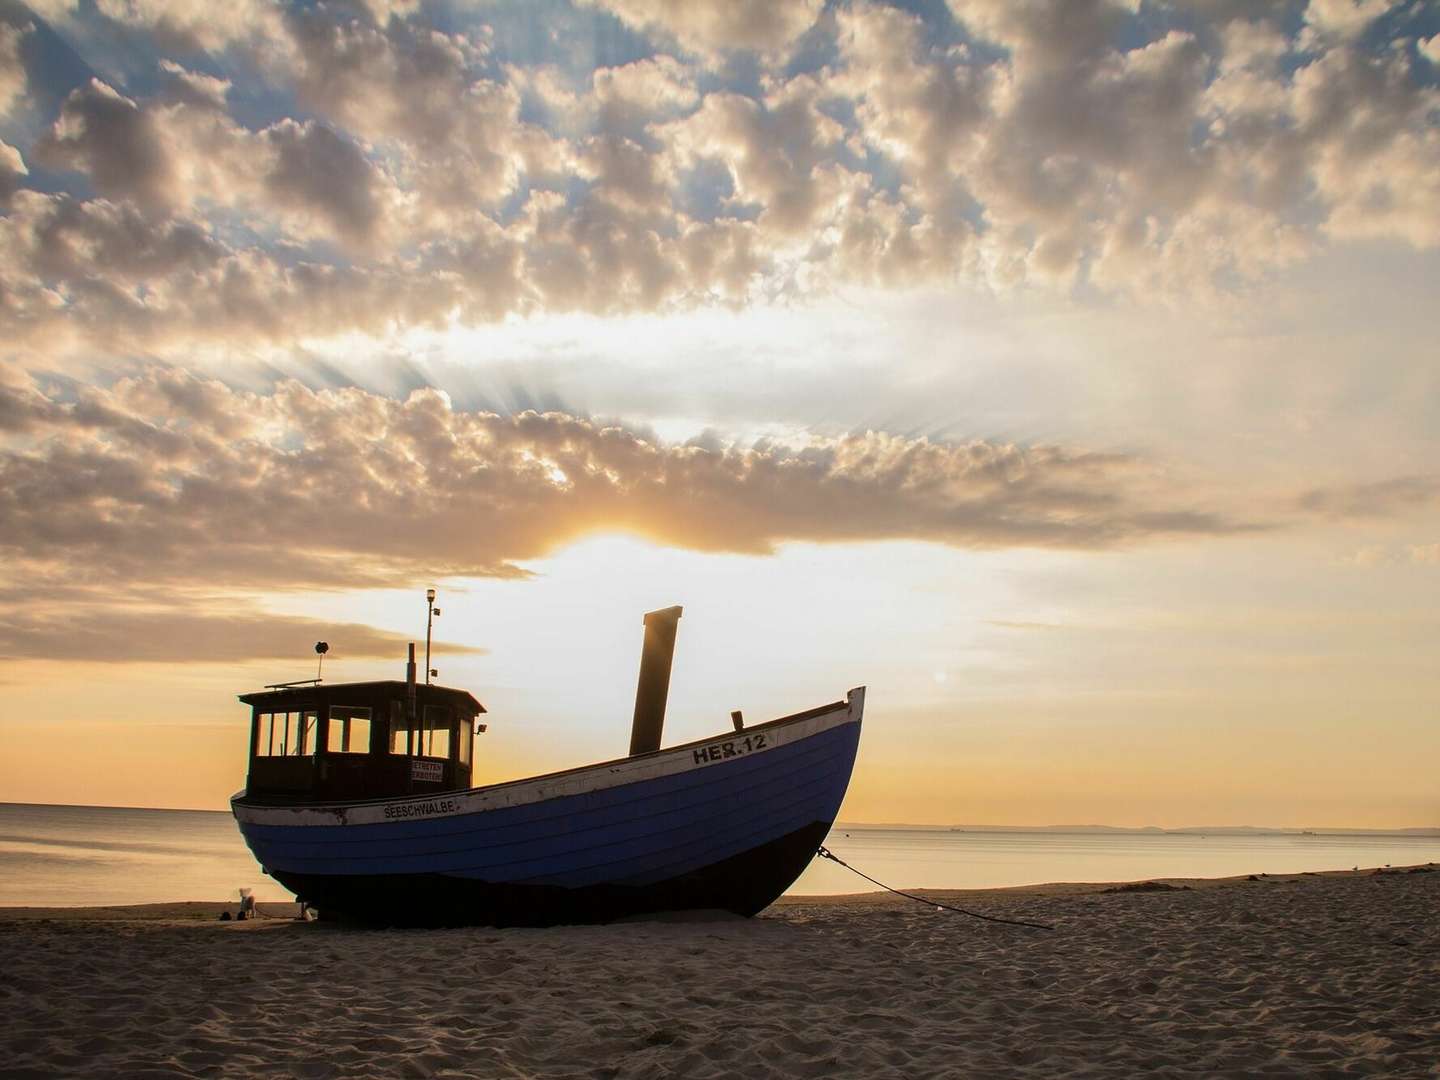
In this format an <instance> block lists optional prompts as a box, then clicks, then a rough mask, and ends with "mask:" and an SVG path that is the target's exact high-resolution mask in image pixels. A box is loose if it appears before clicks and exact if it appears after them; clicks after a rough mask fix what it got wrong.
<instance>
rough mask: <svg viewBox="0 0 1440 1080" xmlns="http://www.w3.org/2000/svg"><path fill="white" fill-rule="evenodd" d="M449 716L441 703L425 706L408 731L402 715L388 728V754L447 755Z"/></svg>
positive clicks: (450, 719) (450, 715) (407, 724)
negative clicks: (412, 727) (413, 725)
mask: <svg viewBox="0 0 1440 1080" xmlns="http://www.w3.org/2000/svg"><path fill="white" fill-rule="evenodd" d="M453 716H454V714H453V713H452V711H451V710H450V709H449V708H448V707H446V706H444V705H426V706H425V708H424V709H423V710H422V711H421V714H420V716H419V717H417V723H416V725H415V727H414V729H413V730H412V729H411V728H410V726H409V722H408V721H407V720H406V719H405V717H404V716H403V714H402V715H401V716H400V717H399V718H398V719H397V720H396V721H394V722H393V723H392V724H391V727H390V753H392V754H412V755H414V756H416V757H438V758H448V757H449V756H450V724H451V722H452V719H453Z"/></svg>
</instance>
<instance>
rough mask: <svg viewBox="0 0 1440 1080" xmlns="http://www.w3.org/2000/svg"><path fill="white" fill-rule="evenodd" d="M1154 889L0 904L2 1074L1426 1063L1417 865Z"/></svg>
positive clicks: (1354, 1071) (1134, 1069)
mask: <svg viewBox="0 0 1440 1080" xmlns="http://www.w3.org/2000/svg"><path fill="white" fill-rule="evenodd" d="M1164 884H1169V885H1173V886H1177V887H1176V888H1171V889H1158V888H1151V887H1147V888H1144V889H1133V888H1131V889H1123V890H1118V891H1117V887H1116V886H1101V885H1055V886H1038V887H1034V888H1027V889H1007V890H995V891H988V892H963V893H961V892H929V893H927V894H926V895H928V896H931V897H933V898H936V899H939V900H942V901H945V902H953V903H958V904H961V905H964V906H968V907H973V908H975V909H977V910H982V911H985V912H987V913H990V914H995V915H1000V916H1009V917H1019V918H1025V919H1036V920H1039V921H1043V922H1048V923H1052V924H1053V925H1054V926H1055V927H1056V929H1055V930H1054V931H1053V932H1046V931H1043V930H1030V929H1023V928H1017V927H1008V926H999V925H993V924H989V923H981V922H976V921H974V920H972V919H967V918H964V917H962V916H959V915H955V914H951V913H948V912H940V911H936V910H935V909H933V908H931V907H926V906H921V905H919V904H916V903H913V902H910V901H905V900H900V899H898V898H895V897H891V896H888V895H887V894H871V895H864V896H857V897H842V898H820V899H815V898H800V899H787V900H783V901H781V902H780V903H779V904H777V905H776V906H774V907H772V908H771V909H770V910H769V911H767V912H766V913H765V914H764V915H763V916H761V917H760V918H757V919H753V920H742V919H736V918H733V917H727V916H721V915H718V914H710V915H690V916H683V917H680V916H671V917H668V918H662V919H655V920H648V921H636V922H629V923H623V924H618V925H613V926H602V927H557V928H553V929H545V930H503V931H501V930H493V929H483V928H479V929H468V930H439V931H433V930H432V931H414V930H409V931H401V930H383V931H359V930H352V929H346V928H343V927H337V926H334V925H329V924H326V923H324V922H323V921H322V922H316V923H300V922H296V921H293V920H290V919H285V918H279V917H276V918H264V919H259V920H256V921H253V922H245V923H219V922H216V921H214V916H215V913H216V912H218V911H219V910H220V909H221V907H222V905H219V904H176V905H150V906H147V907H142V908H89V909H70V910H63V909H50V910H43V909H18V908H10V909H0V1007H3V1016H4V1022H3V1028H0V1076H4V1077H6V1078H7V1080H8V1078H19V1077H29V1076H36V1077H39V1076H44V1077H50V1076H55V1075H65V1074H77V1075H86V1076H125V1077H135V1078H143V1077H149V1076H155V1077H159V1076H165V1077H173V1076H226V1077H249V1076H257V1077H258V1076H267V1077H268V1076H276V1077H280V1076H284V1077H289V1076H297V1077H317V1078H318V1077H350V1076H387V1077H388V1076H401V1077H403V1076H417V1077H418V1076H436V1077H443V1076H484V1077H489V1076H496V1077H531V1076H533V1077H650V1076H655V1077H662V1076H677V1077H678V1076H683V1077H710V1076H714V1077H722V1076H725V1077H728V1076H744V1077H751V1076H754V1077H761V1076H876V1077H937V1076H952V1077H1006V1076H1013V1077H1026V1078H1034V1080H1040V1078H1050V1077H1061V1076H1064V1077H1070V1076H1078V1077H1090V1076H1104V1077H1134V1076H1142V1075H1143V1076H1233V1077H1253V1076H1289V1077H1329V1076H1360V1075H1370V1076H1383V1077H1440V960H1437V958H1440V868H1436V869H1434V870H1430V872H1418V873H1407V872H1403V871H1394V872H1385V873H1371V872H1365V871H1361V872H1359V873H1343V874H1338V873H1337V874H1325V875H1287V876H1275V877H1257V878H1255V879H1238V878H1232V879H1224V880H1216V881H1189V880H1186V881H1181V880H1176V879H1168V880H1167V882H1165V883H1164ZM1178 886H1184V887H1183V888H1180V887H1178ZM264 908H266V909H268V911H269V913H270V914H271V915H274V916H280V915H288V914H291V913H293V912H294V910H295V909H294V908H293V906H288V905H264Z"/></svg>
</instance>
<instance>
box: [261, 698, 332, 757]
mask: <svg viewBox="0 0 1440 1080" xmlns="http://www.w3.org/2000/svg"><path fill="white" fill-rule="evenodd" d="M317 715H318V714H317V713H316V712H315V710H313V709H305V710H302V711H299V712H262V713H261V714H260V716H259V720H260V722H259V723H258V724H256V725H255V756H256V757H303V756H304V755H306V754H312V753H314V752H315V751H316V750H317V749H318V747H317V746H316V745H315V724H316V719H317Z"/></svg>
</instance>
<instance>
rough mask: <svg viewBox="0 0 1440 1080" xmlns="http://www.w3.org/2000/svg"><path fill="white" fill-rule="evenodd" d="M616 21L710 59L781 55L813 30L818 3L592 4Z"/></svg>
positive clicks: (615, 0) (621, 0)
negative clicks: (728, 54)
mask: <svg viewBox="0 0 1440 1080" xmlns="http://www.w3.org/2000/svg"><path fill="white" fill-rule="evenodd" d="M592 2H593V3H594V4H595V6H597V7H603V8H606V9H608V10H609V11H610V12H612V13H613V14H614V15H616V16H617V17H619V18H620V19H621V20H622V21H624V22H626V23H629V24H630V25H631V26H634V27H636V28H638V29H642V30H658V31H660V32H662V33H665V34H668V35H670V36H672V37H673V38H675V39H676V40H677V41H678V42H679V43H680V44H681V45H682V46H684V47H685V49H687V50H688V51H689V52H692V53H696V54H699V55H701V56H715V55H716V54H717V53H720V52H724V51H737V50H747V51H756V52H761V53H783V52H784V51H785V50H787V49H788V48H789V47H790V46H791V45H793V44H794V42H795V40H796V39H797V38H798V37H799V36H800V35H801V34H803V33H805V31H806V30H808V29H810V27H811V26H813V25H814V23H815V20H816V18H817V17H818V16H819V14H820V10H821V8H822V6H823V4H822V0H792V2H790V3H784V4H776V3H771V2H769V0H731V2H729V3H720V4H696V3H687V2H686V0H592Z"/></svg>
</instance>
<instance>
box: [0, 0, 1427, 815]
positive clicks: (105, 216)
mask: <svg viewBox="0 0 1440 1080" xmlns="http://www.w3.org/2000/svg"><path fill="white" fill-rule="evenodd" d="M1437 297H1440V7H1437V6H1436V5H1435V4H1433V3H1427V2H1423V0H1418V2H1417V0H1409V2H1392V0H1308V2H1305V0H1300V2H1283V0H1275V2H1270V0H1266V2H1259V0H1170V2H1163V3H1162V2H1150V0H1146V2H1139V3H1136V2H1124V0H1117V2H1102V0H1067V2H1063V3H1062V2H1049V3H1047V2H1040V0H948V2H947V0H919V2H915V3H906V4H893V5H892V4H885V3H878V2H865V0H849V2H822V0H794V2H790V3H785V4H773V3H767V2H762V0H735V2H729V3H714V4H705V3H679V2H674V0H577V2H573V3H570V2H562V0H537V2H534V3H519V2H515V3H489V2H481V0H473V2H467V0H355V2H353V3H344V2H334V0H323V2H308V3H295V4H273V3H269V2H265V0H233V2H231V3H227V4H225V5H220V6H216V5H212V4H209V3H204V2H201V0H32V2H31V3H29V4H28V5H27V4H24V3H21V2H19V0H0V700H3V701H4V703H5V704H4V707H3V708H0V741H3V745H4V752H3V753H0V801H37V802H65V803H88V804H115V805H142V806H183V807H208V808H219V807H223V806H225V805H227V800H228V798H229V796H230V794H231V793H232V792H234V791H235V790H237V789H238V788H240V787H241V786H242V785H243V783H244V768H245V761H244V755H245V742H246V733H247V730H248V712H247V710H246V709H245V708H244V707H243V706H241V705H239V704H238V703H237V702H236V701H235V695H236V694H238V693H242V692H245V691H249V690H254V689H257V688H258V687H260V686H261V685H263V684H265V683H270V682H276V681H281V680H286V679H299V678H305V677H309V676H311V675H313V673H314V666H313V661H314V653H313V651H312V648H311V646H312V645H313V643H314V642H315V641H316V640H317V639H324V640H327V641H328V642H329V643H330V645H331V653H330V655H329V657H327V659H326V667H325V676H326V678H327V680H345V681H350V680H359V679H370V678H399V677H403V661H404V653H405V643H406V642H407V641H413V640H417V638H418V639H420V640H423V634H424V620H425V610H424V603H425V601H424V589H425V588H426V587H427V586H434V587H436V588H437V589H438V590H439V599H438V600H437V604H438V605H439V606H440V607H441V612H442V614H441V616H440V617H439V619H437V620H436V626H435V631H436V644H435V648H436V653H435V660H434V663H435V665H436V666H437V667H438V668H439V669H440V677H439V681H440V682H442V683H445V684H448V685H455V686H461V687H464V688H466V689H469V690H471V691H472V692H473V693H474V694H475V695H476V696H477V697H478V698H480V700H482V701H483V702H485V704H486V705H487V707H488V708H489V710H490V715H489V716H488V717H487V720H488V721H489V730H488V731H487V733H486V734H484V735H483V736H481V737H480V739H479V742H478V745H477V751H476V756H477V768H476V780H477V782H480V783H487V782H491V781H498V780H503V779H511V778H515V777H520V776H525V775H531V774H534V773H537V772H541V771H547V770H551V769H559V768H566V767H571V766H575V765H580V764H585V763H587V762H591V761H597V760H603V759H608V758H611V757H616V756H620V755H623V754H624V752H625V748H626V746H627V745H628V738H629V720H630V711H631V707H632V704H633V694H634V686H635V677H636V670H637V667H638V662H639V654H640V644H641V640H642V634H643V628H642V625H641V616H642V614H643V613H644V612H645V611H647V610H651V609H654V608H659V607H665V606H669V605H671V604H682V605H683V606H684V608H685V614H684V616H683V618H682V620H681V623H680V629H679V635H678V644H677V655H676V660H675V669H674V676H673V679H672V683H671V694H670V707H669V714H668V719H667V729H666V731H667V734H666V737H667V740H668V741H674V742H678V741H683V740H685V739H690V738H699V737H702V736H705V735H707V734H712V733H715V732H717V731H721V730H725V729H726V728H728V725H729V716H728V714H729V711H730V710H731V709H734V708H741V709H743V710H744V713H745V716H746V717H747V719H748V720H749V721H750V722H752V723H753V722H757V721H760V720H763V719H768V718H771V717H774V716H779V715H783V714H785V713H788V712H792V711H796V710H799V709H804V708H807V707H810V706H813V705H818V704H822V703H825V702H829V701H833V700H836V699H839V698H842V697H843V696H844V694H845V691H846V690H847V689H849V688H850V687H852V686H859V685H866V686H868V688H869V691H868V696H867V711H866V720H865V732H864V737H863V740H862V744H861V751H860V757H859V761H858V764H857V767H856V772H855V776H854V779H853V782H852V784H851V788H850V792H849V795H848V797H847V800H846V803H845V806H844V808H843V810H842V818H844V819H845V820H848V821H854V822H909V823H917V824H954V823H967V824H1017V825H1041V824H1054V823H1071V824H1081V823H1106V824H1128V825H1147V824H1154V825H1162V826H1183V825H1199V824H1210V825H1240V824H1250V825H1276V826H1312V825H1337V826H1354V827H1375V828H1383V827H1401V826H1424V825H1429V826H1434V825H1437V824H1440V784H1437V783H1436V781H1435V765H1434V763H1435V762H1436V761H1437V760H1440V723H1437V721H1440V705H1437V703H1440V653H1437V642H1440V604H1437V601H1440V464H1437V462H1440V455H1437V450H1440V446H1437V432H1440V350H1437V346H1436V334H1435V319H1434V306H1435V302H1436V299H1437Z"/></svg>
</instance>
